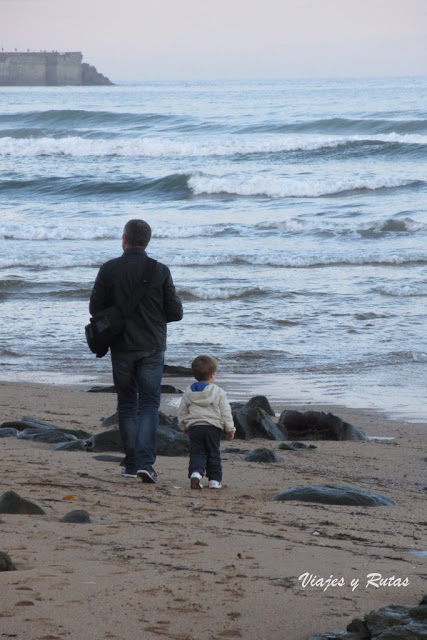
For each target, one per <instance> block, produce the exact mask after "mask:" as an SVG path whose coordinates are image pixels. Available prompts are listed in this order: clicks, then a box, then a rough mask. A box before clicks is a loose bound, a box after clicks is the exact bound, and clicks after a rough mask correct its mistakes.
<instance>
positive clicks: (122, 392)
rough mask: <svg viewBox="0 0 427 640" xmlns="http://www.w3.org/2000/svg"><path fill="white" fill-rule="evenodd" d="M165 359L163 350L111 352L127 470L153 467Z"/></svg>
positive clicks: (150, 469) (132, 470) (133, 470)
mask: <svg viewBox="0 0 427 640" xmlns="http://www.w3.org/2000/svg"><path fill="white" fill-rule="evenodd" d="M164 360H165V352H164V351H129V352H128V351H114V350H113V351H112V353H111V362H112V365H113V379H114V384H115V386H116V389H117V412H118V417H119V430H120V436H121V439H122V442H123V448H124V451H125V467H126V471H127V472H132V473H135V472H136V471H139V470H140V469H147V470H148V471H152V470H153V464H154V462H155V460H156V452H157V427H158V424H159V405H160V395H161V382H162V373H163V363H164Z"/></svg>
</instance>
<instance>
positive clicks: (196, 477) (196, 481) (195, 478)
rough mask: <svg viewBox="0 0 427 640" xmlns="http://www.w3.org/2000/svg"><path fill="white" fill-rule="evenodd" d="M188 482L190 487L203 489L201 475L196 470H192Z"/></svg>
mask: <svg viewBox="0 0 427 640" xmlns="http://www.w3.org/2000/svg"><path fill="white" fill-rule="evenodd" d="M190 483H191V488H192V489H199V490H200V489H203V482H202V476H201V475H200V473H199V472H198V471H193V473H192V474H191V476H190Z"/></svg>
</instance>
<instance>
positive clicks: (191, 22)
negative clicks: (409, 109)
mask: <svg viewBox="0 0 427 640" xmlns="http://www.w3.org/2000/svg"><path fill="white" fill-rule="evenodd" d="M0 48H3V50H4V51H14V50H15V49H17V50H18V51H26V50H27V49H30V51H40V50H47V51H51V50H57V51H82V52H83V54H84V61H85V62H89V63H91V64H94V65H95V66H96V67H97V68H98V71H100V72H101V73H104V74H105V75H107V76H108V77H109V78H110V79H111V80H113V81H115V82H119V81H132V80H134V81H140V80H175V79H176V80H193V79H222V78H223V79H232V78H236V79H245V78H248V79H249V78H254V79H259V78H266V79H268V78H294V77H333V76H373V75H374V76H375V75H426V74H427V0H0Z"/></svg>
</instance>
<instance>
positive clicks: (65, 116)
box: [0, 109, 187, 129]
mask: <svg viewBox="0 0 427 640" xmlns="http://www.w3.org/2000/svg"><path fill="white" fill-rule="evenodd" d="M186 121H187V118H183V117H180V116H174V115H168V114H163V113H126V112H114V111H90V110H84V109H50V110H47V111H24V112H20V113H13V114H10V113H6V114H5V113H3V114H1V115H0V127H1V128H4V126H5V125H9V126H10V125H12V126H17V127H49V128H50V127H54V128H55V127H58V126H60V127H64V129H65V128H70V127H80V126H85V127H96V128H99V127H105V126H109V127H110V126H113V125H114V126H125V127H129V126H132V127H138V126H152V125H153V124H158V123H161V124H163V123H182V122H186Z"/></svg>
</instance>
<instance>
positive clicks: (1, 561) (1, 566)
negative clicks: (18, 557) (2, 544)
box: [0, 551, 16, 571]
mask: <svg viewBox="0 0 427 640" xmlns="http://www.w3.org/2000/svg"><path fill="white" fill-rule="evenodd" d="M0 571H16V567H15V565H14V564H13V562H12V559H11V557H10V556H9V555H8V554H7V553H6V552H5V551H0Z"/></svg>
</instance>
